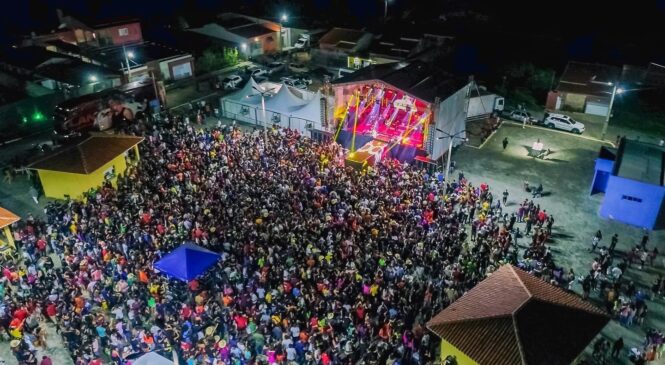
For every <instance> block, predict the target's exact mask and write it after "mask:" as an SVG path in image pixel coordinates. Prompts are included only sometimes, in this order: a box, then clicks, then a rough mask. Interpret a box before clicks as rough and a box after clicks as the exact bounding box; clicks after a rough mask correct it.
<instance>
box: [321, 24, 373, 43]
mask: <svg viewBox="0 0 665 365" xmlns="http://www.w3.org/2000/svg"><path fill="white" fill-rule="evenodd" d="M363 35H365V32H363V31H361V30H355V29H347V28H333V29H331V30H330V31H329V32H328V33H326V34H325V35H324V36H323V37H321V39H319V43H322V44H330V45H333V46H335V45H337V44H338V43H339V42H348V43H354V44H355V43H357V42H358V40H359V39H360V38H362V36H363Z"/></svg>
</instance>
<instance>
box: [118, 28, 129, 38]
mask: <svg viewBox="0 0 665 365" xmlns="http://www.w3.org/2000/svg"><path fill="white" fill-rule="evenodd" d="M118 35H120V36H121V37H126V36H128V35H129V28H120V29H118Z"/></svg>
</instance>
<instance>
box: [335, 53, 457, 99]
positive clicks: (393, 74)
mask: <svg viewBox="0 0 665 365" xmlns="http://www.w3.org/2000/svg"><path fill="white" fill-rule="evenodd" d="M371 80H377V81H382V82H385V83H387V84H390V85H392V86H394V87H395V88H398V89H400V90H402V91H404V92H405V93H407V94H411V95H413V96H415V97H417V98H419V99H421V100H423V101H426V102H429V103H432V102H434V99H436V97H439V98H440V99H441V101H443V100H446V99H447V98H448V97H449V96H451V95H453V94H454V93H456V92H457V91H458V90H459V89H461V88H462V87H464V86H465V85H466V84H467V83H468V79H467V78H465V77H459V76H455V75H452V74H450V73H448V72H445V71H443V70H441V69H439V68H436V67H433V66H431V65H429V64H427V63H425V62H423V61H418V60H417V61H413V62H410V63H406V62H399V63H386V64H381V65H371V66H368V67H365V68H362V69H360V70H358V71H356V72H354V73H352V74H350V75H347V76H345V77H342V78H340V79H337V80H335V81H334V82H333V84H335V85H342V84H351V83H358V82H364V81H371Z"/></svg>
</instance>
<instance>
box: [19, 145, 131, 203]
mask: <svg viewBox="0 0 665 365" xmlns="http://www.w3.org/2000/svg"><path fill="white" fill-rule="evenodd" d="M141 141H143V138H142V137H134V136H125V135H107V134H95V135H93V136H91V137H89V138H87V139H86V140H84V141H83V142H81V143H79V144H77V145H75V146H71V147H69V148H65V149H63V150H60V151H57V152H56V153H54V154H52V155H50V156H48V157H46V158H44V159H41V160H39V161H37V162H35V163H33V164H32V165H30V168H31V169H34V170H37V173H38V174H39V180H40V181H41V183H42V187H43V188H44V195H46V196H47V197H49V198H55V199H65V198H66V197H70V198H71V199H81V198H82V197H83V194H84V193H85V192H87V191H89V190H90V189H93V188H97V187H99V186H101V185H102V184H103V183H104V181H106V180H110V181H111V183H112V184H113V185H114V186H115V183H116V180H117V177H118V175H121V174H123V173H124V172H125V170H127V155H128V152H129V151H130V150H132V149H133V150H134V156H135V160H136V161H138V158H139V149H138V144H139V143H141Z"/></svg>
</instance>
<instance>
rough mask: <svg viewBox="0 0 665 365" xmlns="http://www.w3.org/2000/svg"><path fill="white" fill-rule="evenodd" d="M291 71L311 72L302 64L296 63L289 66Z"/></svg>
mask: <svg viewBox="0 0 665 365" xmlns="http://www.w3.org/2000/svg"><path fill="white" fill-rule="evenodd" d="M289 70H291V71H293V72H307V71H309V69H308V68H307V67H306V66H305V65H303V64H302V63H296V62H294V63H291V64H290V65H289Z"/></svg>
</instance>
